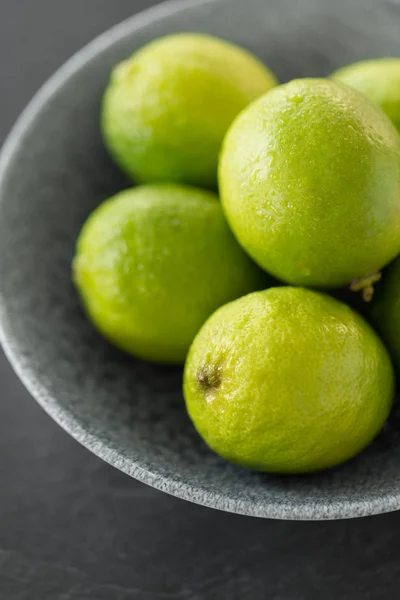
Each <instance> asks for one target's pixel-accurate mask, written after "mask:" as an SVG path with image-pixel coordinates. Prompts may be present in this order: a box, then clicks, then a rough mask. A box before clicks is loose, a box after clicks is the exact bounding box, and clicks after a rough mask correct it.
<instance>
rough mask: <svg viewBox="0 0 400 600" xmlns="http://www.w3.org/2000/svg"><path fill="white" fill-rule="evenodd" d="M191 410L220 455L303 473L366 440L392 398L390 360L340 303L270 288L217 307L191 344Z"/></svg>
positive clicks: (187, 381)
mask: <svg viewBox="0 0 400 600" xmlns="http://www.w3.org/2000/svg"><path fill="white" fill-rule="evenodd" d="M184 393H185V398H186V405H187V409H188V412H189V415H190V417H191V419H192V421H193V423H194V425H195V427H196V429H197V430H198V432H199V433H200V435H201V436H202V437H203V438H204V440H205V441H206V443H207V444H208V445H209V446H210V447H211V448H212V449H213V450H214V451H215V452H217V453H218V454H220V455H221V456H222V457H224V458H226V459H228V460H229V461H231V462H233V463H237V464H239V465H242V466H244V467H249V468H251V469H255V470H260V471H268V472H275V473H305V472H312V471H318V470H321V469H326V468H329V467H333V466H335V465H338V464H340V463H342V462H344V461H346V460H348V459H350V458H351V457H353V456H355V455H356V454H357V453H358V452H360V451H361V450H362V449H363V448H364V447H365V446H367V445H368V444H369V443H370V442H371V441H372V439H373V438H374V437H375V436H376V435H377V433H378V432H379V431H380V429H381V428H382V426H383V424H384V422H385V420H386V419H387V417H388V414H389V411H390V408H391V406H392V400H393V393H394V376H393V369H392V365H391V362H390V358H389V356H388V353H387V351H386V349H385V347H384V346H383V344H382V342H381V341H380V339H379V338H378V337H377V335H376V334H375V332H374V331H373V330H372V328H371V327H370V326H369V325H368V324H367V323H366V322H365V321H364V320H363V319H362V317H360V316H359V315H358V314H357V313H355V312H354V311H352V310H351V309H350V308H349V307H348V306H346V305H345V304H343V303H341V302H338V301H337V300H334V299H333V298H331V297H330V296H327V295H325V294H322V293H319V292H314V291H311V290H307V289H304V288H291V287H281V288H270V289H269V290H265V291H262V292H255V293H252V294H249V295H248V296H245V297H244V298H240V299H239V300H236V301H234V302H231V303H229V304H227V305H226V306H223V307H222V308H220V309H218V310H217V311H216V312H215V313H214V314H213V315H212V316H211V317H210V318H209V320H208V321H207V322H206V323H205V325H204V326H203V327H202V329H201V330H200V332H199V333H198V335H197V336H196V338H195V340H194V342H193V345H192V347H191V349H190V351H189V354H188V358H187V362H186V367H185V376H184Z"/></svg>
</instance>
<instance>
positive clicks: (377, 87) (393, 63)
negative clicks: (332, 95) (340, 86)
mask: <svg viewBox="0 0 400 600" xmlns="http://www.w3.org/2000/svg"><path fill="white" fill-rule="evenodd" d="M331 77H332V79H334V80H335V81H341V82H342V83H345V84H347V85H350V86H351V87H353V88H355V89H356V90H359V91H360V92H362V93H363V94H365V95H366V96H367V97H368V98H370V99H371V100H373V102H376V103H377V104H378V105H379V106H380V107H381V108H382V110H383V111H384V112H385V113H386V114H387V116H388V117H389V119H391V121H393V123H394V124H395V126H396V127H397V128H398V129H400V58H376V59H373V60H363V61H361V62H356V63H354V64H352V65H348V66H347V67H343V68H342V69H339V70H338V71H335V72H334V73H333V74H332V76H331Z"/></svg>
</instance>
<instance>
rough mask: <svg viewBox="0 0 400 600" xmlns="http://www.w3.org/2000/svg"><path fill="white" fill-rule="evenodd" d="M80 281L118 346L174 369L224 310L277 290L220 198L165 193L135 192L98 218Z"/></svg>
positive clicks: (188, 191)
mask: <svg viewBox="0 0 400 600" xmlns="http://www.w3.org/2000/svg"><path fill="white" fill-rule="evenodd" d="M73 277H74V280H75V284H76V286H77V288H78V290H79V292H80V295H81V297H82V300H83V303H84V305H85V306H86V310H87V313H88V314H89V316H90V317H91V319H92V321H93V323H94V324H95V325H96V326H97V327H98V329H99V330H100V331H101V332H102V333H103V334H104V335H105V336H106V337H107V338H108V339H109V340H110V341H111V342H113V343H114V344H115V345H116V346H118V347H119V348H121V349H123V350H125V351H127V352H129V353H132V354H134V355H136V356H138V357H141V358H145V359H148V360H153V361H161V362H169V363H180V362H183V361H184V359H185V356H186V353H187V350H188V348H189V345H190V344H191V342H192V340H193V338H194V336H195V334H196V333H197V331H198V329H199V328H200V326H201V325H202V324H203V322H204V321H205V320H206V318H207V317H208V316H209V315H210V314H211V313H212V312H213V311H214V310H215V309H216V308H218V307H219V306H220V305H221V304H224V303H225V302H228V301H230V300H233V299H234V298H237V297H239V296H242V295H243V294H246V293H248V292H250V291H253V290H254V289H260V288H262V287H265V286H266V285H267V282H266V279H265V276H264V273H263V272H262V271H261V270H260V269H258V267H257V266H256V265H255V264H254V263H252V262H251V260H250V259H249V258H248V256H247V255H246V254H245V253H244V252H243V250H242V249H241V248H240V246H239V245H238V243H237V242H236V240H235V238H234V237H233V235H232V234H231V232H230V230H229V228H228V225H227V223H226V221H225V218H224V215H223V213H222V209H221V205H220V203H219V202H218V199H217V197H216V196H215V195H214V194H213V193H211V192H206V191H203V190H199V189H195V188H189V187H183V186H178V185H162V184H158V185H152V186H150V185H149V186H144V187H141V188H136V189H130V190H126V191H124V192H122V193H120V194H118V195H117V196H115V197H113V198H111V199H109V200H107V201H106V202H104V203H103V204H102V205H101V206H100V207H99V208H97V209H96V210H95V211H94V213H93V214H92V215H91V216H90V217H89V219H88V221H87V222H86V224H85V225H84V227H83V229H82V232H81V234H80V237H79V240H78V244H77V250H76V256H75V258H74V262H73Z"/></svg>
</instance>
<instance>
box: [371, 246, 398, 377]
mask: <svg viewBox="0 0 400 600" xmlns="http://www.w3.org/2000/svg"><path fill="white" fill-rule="evenodd" d="M366 312H367V316H368V318H369V319H370V321H371V322H372V323H373V325H374V326H375V328H376V329H377V331H378V332H379V333H380V335H381V336H382V339H383V341H384V342H385V344H386V346H387V348H388V349H389V352H390V353H391V356H392V359H393V363H394V366H395V368H396V371H397V373H399V374H400V257H399V258H397V259H396V260H395V261H394V262H393V263H392V264H391V265H389V267H388V268H387V269H385V270H384V272H383V276H382V281H381V282H380V283H379V284H378V286H377V287H376V290H375V294H374V297H373V299H372V302H371V303H370V305H367V307H366Z"/></svg>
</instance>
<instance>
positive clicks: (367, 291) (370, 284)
mask: <svg viewBox="0 0 400 600" xmlns="http://www.w3.org/2000/svg"><path fill="white" fill-rule="evenodd" d="M381 277H382V273H381V272H380V271H378V272H377V273H372V274H371V275H368V276H367V277H361V278H359V279H353V281H352V282H351V283H350V286H349V288H350V291H351V292H361V293H362V298H363V300H364V302H370V301H371V300H372V297H373V295H374V284H375V283H377V282H378V281H379V280H380V279H381Z"/></svg>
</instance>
